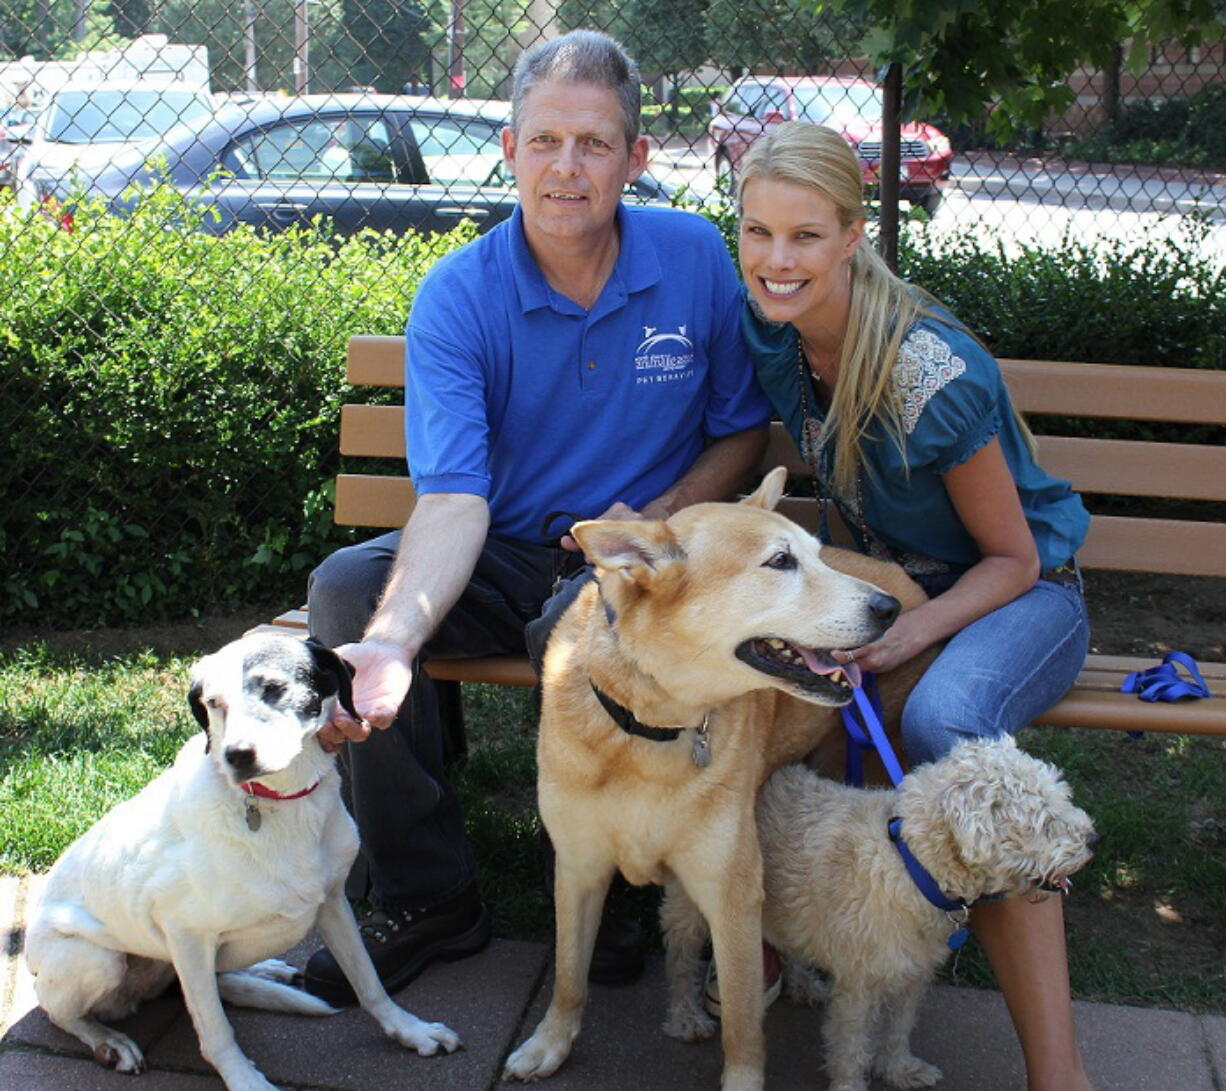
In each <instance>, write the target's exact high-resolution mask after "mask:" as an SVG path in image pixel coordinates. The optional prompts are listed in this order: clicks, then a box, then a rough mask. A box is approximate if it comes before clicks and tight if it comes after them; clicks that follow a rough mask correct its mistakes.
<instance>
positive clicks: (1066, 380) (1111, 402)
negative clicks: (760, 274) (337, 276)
mask: <svg viewBox="0 0 1226 1091" xmlns="http://www.w3.org/2000/svg"><path fill="white" fill-rule="evenodd" d="M1000 365H1001V370H1002V371H1003V373H1004V376H1005V380H1006V382H1007V383H1008V384H1009V389H1010V392H1011V394H1012V396H1013V400H1014V402H1015V403H1016V405H1017V406H1018V408H1019V409H1020V410H1021V411H1022V412H1023V413H1025V414H1026V415H1027V416H1028V417H1030V418H1033V417H1035V416H1037V415H1045V414H1055V415H1058V416H1067V417H1076V418H1088V419H1122V420H1134V421H1164V422H1170V423H1174V424H1187V425H1211V426H1222V425H1226V371H1205V370H1191V369H1185V368H1149V367H1133V366H1119V365H1115V364H1081V363H1064V362H1059V361H1049V360H1001V361H1000ZM348 375H349V381H350V383H352V384H353V385H355V386H374V387H402V386H403V385H404V341H403V339H402V338H400V337H372V336H358V337H353V338H351V339H350V341H349V350H348ZM403 422H404V409H403V407H402V406H399V405H392V406H376V405H346V406H344V407H343V408H342V410H341V448H340V449H341V454H343V455H346V456H353V457H358V458H373V459H392V460H395V462H394V463H392V464H391V465H390V466H389V467H388V468H389V469H390V470H391V475H390V476H386V475H383V474H352V473H345V474H341V475H340V476H339V477H338V478H337V485H336V521H337V523H340V524H342V525H346V526H365V527H379V528H388V527H399V526H402V525H403V524H404V521H405V520H406V519H407V518H408V515H409V512H410V511H411V510H412V508H413V502H414V493H413V485H412V482H411V481H410V480H409V478H408V477H407V476H405V467H404V457H405V442H404V426H403ZM1039 460H1040V462H1041V463H1042V464H1043V466H1044V468H1045V469H1047V470H1048V471H1049V472H1050V473H1052V474H1054V475H1056V476H1057V477H1062V478H1065V479H1066V480H1068V481H1071V482H1072V483H1073V485H1074V487H1075V488H1077V489H1078V490H1079V491H1080V492H1082V493H1086V494H1098V495H1102V496H1122V497H1167V498H1174V499H1177V500H1182V501H1188V502H1189V504H1188V505H1185V506H1186V507H1188V508H1189V509H1191V510H1190V511H1189V512H1182V511H1181V512H1180V513H1179V516H1180V517H1137V516H1120V515H1095V516H1094V517H1093V520H1092V523H1091V527H1090V535H1089V538H1088V540H1087V542H1086V544H1085V546H1084V547H1083V549H1082V551H1081V553H1080V554H1079V557H1080V559H1081V563H1082V564H1083V565H1084V566H1085V567H1087V568H1100V569H1118V570H1122V571H1129V572H1170V573H1178V574H1182V575H1195V576H1226V521H1224V520H1223V518H1222V516H1221V513H1220V505H1221V504H1222V503H1223V502H1226V446H1222V445H1210V444H1193V443H1177V442H1154V441H1143V440H1116V439H1094V438H1087V437H1083V436H1063V435H1043V436H1040V437H1039ZM779 465H784V466H787V467H788V469H789V471H790V472H792V473H793V474H795V475H798V476H808V475H809V471H808V467H806V466H805V464H804V463H803V462H802V461H801V459H800V456H799V454H798V453H797V452H796V450H795V448H794V446H793V445H792V443H791V440H790V439H789V438H788V436H787V434H786V433H785V432H784V431H783V428H782V426H780V425H779V424H778V423H776V424H775V425H774V426H773V428H772V430H771V442H770V447H769V449H768V451H767V455H766V458H765V459H764V460H763V468H764V469H769V468H770V467H772V466H779ZM1214 504H1216V505H1219V510H1218V511H1217V512H1216V513H1215V512H1214V511H1213V510H1212V506H1211V505H1214ZM781 510H784V511H785V513H786V514H787V515H788V516H789V517H791V518H793V519H795V520H796V521H797V522H799V523H801V524H802V525H804V526H806V527H809V528H810V529H812V528H813V527H815V526H816V521H817V504H816V501H814V500H812V499H808V498H805V497H793V498H789V499H787V500H785V501H784V506H783V507H782V509H781ZM1188 514H1190V515H1192V517H1191V518H1185V517H1184V516H1185V515H1188Z"/></svg>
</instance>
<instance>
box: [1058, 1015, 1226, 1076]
mask: <svg viewBox="0 0 1226 1091" xmlns="http://www.w3.org/2000/svg"><path fill="white" fill-rule="evenodd" d="M1074 1010H1075V1012H1076V1018H1077V1032H1078V1040H1079V1041H1080V1042H1081V1048H1082V1056H1083V1057H1084V1058H1085V1061H1086V1067H1087V1069H1088V1070H1089V1073H1090V1078H1091V1079H1092V1080H1093V1081H1094V1088H1095V1091H1215V1089H1217V1088H1220V1087H1221V1086H1222V1085H1221V1084H1218V1083H1215V1082H1214V1079H1213V1075H1212V1073H1211V1071H1210V1068H1209V1058H1208V1056H1207V1054H1206V1051H1205V1039H1204V1036H1203V1033H1202V1027H1201V1020H1200V1018H1199V1017H1197V1016H1195V1015H1188V1014H1187V1013H1186V1012H1178V1011H1167V1010H1165V1009H1162V1008H1134V1007H1126V1006H1124V1005H1122V1004H1085V1003H1078V1004H1076V1005H1075V1006H1074Z"/></svg>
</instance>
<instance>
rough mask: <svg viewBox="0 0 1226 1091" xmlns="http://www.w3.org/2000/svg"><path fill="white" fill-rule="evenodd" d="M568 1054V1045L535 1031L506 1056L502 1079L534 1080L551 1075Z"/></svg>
mask: <svg viewBox="0 0 1226 1091" xmlns="http://www.w3.org/2000/svg"><path fill="white" fill-rule="evenodd" d="M569 1055H570V1046H569V1044H567V1045H565V1046H564V1045H562V1043H561V1042H558V1041H550V1040H549V1038H548V1036H547V1035H544V1034H541V1033H539V1032H538V1033H536V1034H534V1035H533V1036H532V1037H531V1038H529V1039H528V1040H527V1041H526V1042H524V1044H523V1045H522V1046H520V1047H519V1049H517V1050H516V1051H515V1052H514V1053H512V1054H511V1056H509V1057H508V1058H507V1063H506V1066H505V1067H504V1068H503V1070H502V1078H503V1079H504V1080H525V1081H526V1080H536V1079H540V1078H541V1077H542V1076H552V1075H553V1074H554V1073H555V1072H556V1071H557V1070H558V1069H559V1068H560V1067H561V1065H562V1062H563V1061H564V1060H566V1058H567V1057H568V1056H569Z"/></svg>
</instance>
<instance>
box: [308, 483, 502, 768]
mask: <svg viewBox="0 0 1226 1091" xmlns="http://www.w3.org/2000/svg"><path fill="white" fill-rule="evenodd" d="M489 522H490V517H489V507H488V506H487V504H486V502H485V499H484V498H483V497H480V496H474V495H471V494H468V493H428V494H427V495H425V496H422V497H419V498H418V501H417V506H416V507H415V508H414V509H413V514H412V515H410V516H409V521H408V522H407V523H406V524H405V528H404V533H403V534H402V535H401V537H400V547H399V549H398V550H397V551H396V557H395V560H393V562H392V569H391V574H390V576H389V577H388V581H387V586H386V587H385V589H384V591H383V597H382V598H381V599H380V601H379V605H378V607H377V608H376V609H375V612H374V615H373V616H372V617H371V619H370V622H369V624H368V625H367V626H366V633H365V635H364V636H363V637H362V640H361V643H358V644H346V645H344V646H342V647H341V648H340V649H338V650H339V652H340V654H341V655H342V656H343V657H344V658H345V659H346V660H347V661H348V662H349V663H351V664H352V665H353V667H354V668H355V670H356V674H355V675H354V680H353V700H354V705H355V707H356V708H357V710H358V713H359V714H360V715H361V717H362V719H363V721H365V722H364V723H358V722H357V721H354V720H352V719H350V718H349V717H348V716H346V715H344V713H338V714H337V717H336V718H335V719H334V720H333V722H332V724H330V725H329V726H327V727H325V728H324V729H323V731H321V732H320V741H321V743H323V745H324V746H325V748H328V749H335V748H336V747H337V746H339V744H340V743H341V742H343V741H344V740H345V739H349V740H351V741H354V742H360V741H361V740H362V739H364V738H366V736H367V735H368V734H369V733H370V727H377V728H386V727H388V726H389V725H390V724H391V722H392V720H393V719H394V718H395V715H396V710H397V709H398V708H400V705H401V704H402V703H403V702H404V699H405V697H406V696H407V695H408V692H409V683H410V681H411V679H412V668H413V660H414V659H415V658H416V657H417V653H418V652H420V651H421V649H422V646H423V645H424V644H425V643H426V641H427V640H429V639H430V637H431V636H433V635H434V632H435V630H436V629H437V628H438V626H439V624H440V623H441V622H442V620H443V618H444V617H446V616H447V612H448V611H449V610H450V609H451V608H452V606H454V605H455V603H456V601H457V600H458V599H459V597H460V595H461V594H462V593H463V591H464V588H465V587H466V586H467V585H468V581H469V579H470V578H471V577H472V574H473V569H474V568H475V567H476V564H477V558H478V557H479V556H480V554H481V549H482V547H483V546H484V544H485V537H486V532H487V531H488V529H489ZM367 725H369V726H367Z"/></svg>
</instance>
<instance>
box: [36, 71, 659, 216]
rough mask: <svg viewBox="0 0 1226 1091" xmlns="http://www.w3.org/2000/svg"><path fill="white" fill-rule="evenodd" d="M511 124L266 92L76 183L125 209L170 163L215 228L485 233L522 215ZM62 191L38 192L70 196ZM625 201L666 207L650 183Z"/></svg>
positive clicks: (362, 100)
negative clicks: (503, 140) (465, 223)
mask: <svg viewBox="0 0 1226 1091" xmlns="http://www.w3.org/2000/svg"><path fill="white" fill-rule="evenodd" d="M509 116H510V105H509V104H508V103H505V102H493V101H477V100H471V101H469V100H456V101H444V100H440V99H427V98H410V97H404V96H383V95H312V96H302V97H299V98H285V97H275V96H268V97H265V98H259V99H255V100H253V101H250V102H236V103H232V104H230V105H227V106H225V107H223V108H222V109H220V110H219V111H218V112H217V113H216V114H215V115H214V116H211V117H209V118H206V119H203V120H198V121H194V122H188V123H185V124H182V125H179V126H176V127H175V128H173V129H171V130H170V131H169V132H168V133H167V134H166V135H165V136H164V137H162V138H160V139H159V140H157V141H153V142H150V143H148V144H145V145H142V146H141V147H140V148H137V149H132V150H130V151H128V152H126V153H124V154H123V155H121V156H120V157H119V158H117V159H114V160H112V161H111V162H110V163H109V164H108V165H107V166H105V167H103V168H102V169H100V170H98V171H96V172H94V173H93V174H92V176H91V177H88V178H85V179H81V178H79V177H78V178H77V184H78V185H82V184H83V188H84V189H85V191H86V192H88V193H90V194H93V195H97V196H101V197H104V198H106V199H107V200H109V201H110V202H111V203H112V206H113V207H114V208H115V209H116V210H117V211H122V210H123V209H124V208H125V207H126V205H127V200H128V199H127V198H125V197H124V193H125V191H126V190H128V188H129V186H131V185H132V183H133V182H140V181H148V180H149V179H150V178H151V177H152V169H151V166H150V164H153V163H158V162H161V161H164V163H165V166H164V168H163V170H162V173H163V176H164V177H165V178H167V179H168V180H169V181H170V183H171V184H172V185H173V186H174V187H175V188H176V189H178V190H180V191H181V192H183V193H185V194H188V195H189V196H190V197H191V198H192V200H193V201H194V202H196V203H198V204H200V205H202V206H204V207H206V208H209V209H212V210H215V212H216V216H215V217H214V216H209V217H206V218H205V222H204V224H203V227H204V229H205V230H208V231H213V232H222V231H226V230H229V229H230V228H231V227H233V226H234V225H235V224H237V223H246V224H251V225H252V226H255V227H259V228H264V229H271V230H276V231H280V230H284V229H285V228H287V227H289V226H290V225H291V224H296V223H306V222H309V221H310V220H312V219H314V218H315V217H316V216H322V217H325V218H327V219H329V220H331V221H332V223H333V224H334V225H335V229H336V231H337V232H338V233H340V234H344V235H349V234H352V233H354V232H355V231H357V230H359V229H360V228H363V227H371V228H375V229H377V230H387V231H393V232H396V233H404V232H406V231H408V230H410V229H416V230H422V231H446V230H449V229H450V228H452V227H454V226H455V225H456V224H457V223H458V222H459V221H460V220H462V219H465V218H467V219H470V220H474V221H476V222H477V223H478V225H479V226H480V229H481V230H486V229H487V228H489V227H491V226H493V225H494V224H496V223H498V222H499V221H500V220H503V219H506V217H508V216H509V215H510V214H511V211H512V209H514V207H515V190H514V179H513V178H511V176H510V175H509V173H508V172H507V170H506V167H505V165H504V164H503V160H502V148H501V144H500V142H499V136H498V134H499V130H500V129H501V128H502V126H503V125H504V124H506V122H507V120H508V119H509ZM59 188H60V187H58V186H56V187H54V188H53V189H50V190H49V191H48V192H47V193H45V194H40V196H41V197H43V198H44V199H46V198H56V199H58V200H63V199H64V198H66V197H68V196H70V194H68V193H66V192H57V191H56V190H58V189H59ZM628 197H629V198H630V199H632V200H641V201H651V202H654V201H667V199H668V195H667V192H666V190H665V189H664V187H663V186H661V185H660V184H659V183H658V182H656V181H655V180H654V179H652V178H650V177H649V176H644V177H643V178H641V179H640V180H639V181H638V182H637V183H635V185H634V186H633V187H631V189H630V191H628Z"/></svg>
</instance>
